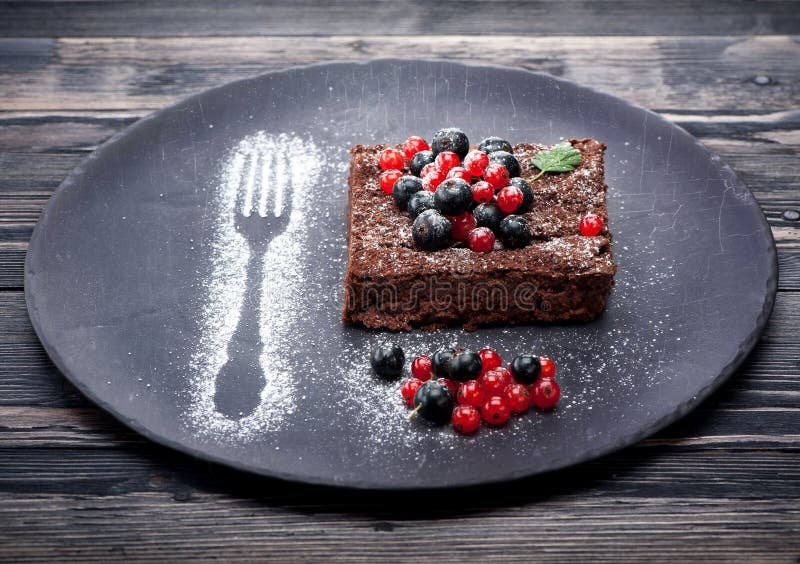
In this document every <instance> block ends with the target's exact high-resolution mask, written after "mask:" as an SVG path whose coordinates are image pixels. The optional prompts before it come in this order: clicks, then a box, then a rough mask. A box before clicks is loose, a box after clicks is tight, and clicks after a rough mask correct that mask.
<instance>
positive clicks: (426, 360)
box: [411, 355, 433, 382]
mask: <svg viewBox="0 0 800 564" xmlns="http://www.w3.org/2000/svg"><path fill="white" fill-rule="evenodd" d="M431 374H433V366H432V365H431V357H429V356H425V355H420V356H418V357H416V358H415V359H414V360H412V361H411V375H412V376H414V378H419V379H420V380H422V381H423V382H425V381H426V380H430V379H431Z"/></svg>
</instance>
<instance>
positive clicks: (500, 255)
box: [342, 139, 617, 330]
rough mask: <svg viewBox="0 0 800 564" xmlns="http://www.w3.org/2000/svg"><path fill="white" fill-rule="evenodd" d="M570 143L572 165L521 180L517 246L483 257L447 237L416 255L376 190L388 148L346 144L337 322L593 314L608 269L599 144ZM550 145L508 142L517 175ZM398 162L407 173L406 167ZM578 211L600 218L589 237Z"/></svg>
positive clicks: (403, 217) (389, 324)
mask: <svg viewBox="0 0 800 564" xmlns="http://www.w3.org/2000/svg"><path fill="white" fill-rule="evenodd" d="M570 143H571V144H572V146H573V147H574V148H575V149H577V150H578V151H579V152H580V164H577V166H574V168H573V169H572V170H570V171H568V172H560V173H558V172H556V173H547V174H542V175H540V177H539V178H538V179H536V180H535V181H533V182H530V183H529V186H530V189H531V191H532V192H533V200H532V202H531V203H529V205H528V206H526V209H525V210H524V211H522V210H521V211H520V212H518V215H519V216H521V217H523V218H524V219H525V221H526V222H527V225H528V226H529V231H530V241H529V242H528V243H527V244H526V245H525V246H522V247H520V248H510V246H508V245H507V246H503V244H502V243H501V242H500V241H497V242H496V243H495V244H494V248H492V250H491V251H490V252H475V251H473V250H471V249H470V248H469V246H467V245H466V244H465V243H463V242H456V241H453V242H452V243H451V244H449V245H448V246H446V247H445V248H443V249H441V250H435V251H430V250H423V249H421V248H420V247H419V246H418V245H417V244H415V239H414V238H413V237H412V224H413V223H414V221H413V220H412V218H411V217H410V216H409V214H408V213H407V212H406V211H403V210H401V209H400V208H399V207H398V205H397V204H396V203H395V200H394V199H393V197H392V195H391V194H388V193H386V192H385V191H384V190H382V189H381V186H380V182H379V177H380V175H381V172H382V169H381V166H380V163H379V156H380V154H381V152H382V151H384V150H385V149H387V148H388V147H390V146H388V145H372V146H367V145H356V146H354V147H353V148H352V149H351V150H350V154H351V155H352V161H351V165H350V176H349V179H348V182H349V188H350V195H349V202H350V209H349V216H348V251H347V272H346V275H345V279H344V287H345V299H344V311H343V314H342V320H343V322H344V323H347V324H351V323H359V324H363V325H364V326H366V327H370V328H386V329H391V330H408V329H412V328H414V327H419V328H425V329H434V328H437V327H442V326H445V325H453V324H461V325H463V326H464V328H465V329H467V330H472V329H475V328H477V327H478V326H481V325H488V324H492V325H498V324H502V325H506V324H519V323H530V322H535V321H544V322H553V321H577V322H583V321H589V320H591V319H594V318H595V317H597V316H598V315H599V314H600V313H601V312H602V311H603V308H604V307H605V302H606V297H607V296H608V294H609V292H610V291H611V288H612V286H613V284H614V274H615V272H616V270H617V267H616V264H615V263H614V260H613V257H612V253H611V233H610V232H609V231H608V229H607V225H608V215H607V211H606V189H607V186H606V184H605V182H604V170H603V153H604V151H605V149H606V145H605V144H604V143H602V142H600V141H596V140H594V139H572V140H570ZM395 148H396V149H399V150H400V149H401V146H395ZM550 149H552V147H548V146H543V145H534V144H525V143H524V144H519V145H516V146H514V147H513V148H512V153H513V155H514V157H516V159H517V161H518V163H519V167H520V168H521V171H520V173H519V176H520V177H521V178H523V179H531V178H533V177H536V176H537V173H539V172H540V171H539V170H538V169H537V168H536V167H535V166H534V165H533V164H532V163H531V159H532V157H534V156H535V155H537V153H539V152H541V151H548V150H550ZM404 166H405V168H404V173H405V174H409V172H408V170H409V169H408V161H406V162H405V165H404ZM474 205H476V204H473V207H474ZM587 214H594V215H596V216H597V217H599V218H600V220H602V228H600V227H598V229H600V231H599V233H597V234H596V235H594V234H592V235H589V236H587V235H585V234H582V233H581V229H580V227H579V225H580V223H581V219H582V218H584V217H585V216H587Z"/></svg>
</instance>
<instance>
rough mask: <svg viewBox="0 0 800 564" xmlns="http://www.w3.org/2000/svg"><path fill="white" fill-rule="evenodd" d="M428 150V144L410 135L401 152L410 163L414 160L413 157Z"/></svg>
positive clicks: (420, 138)
mask: <svg viewBox="0 0 800 564" xmlns="http://www.w3.org/2000/svg"><path fill="white" fill-rule="evenodd" d="M429 149H430V146H429V145H428V142H427V141H425V140H424V139H423V138H422V137H418V136H416V135H412V136H411V137H409V138H408V139H406V141H405V143H403V152H404V153H405V155H406V158H407V159H408V160H409V161H410V160H411V159H413V158H414V155H416V154H417V153H419V152H420V151H427V150H429Z"/></svg>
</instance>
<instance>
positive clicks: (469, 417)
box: [451, 405, 481, 434]
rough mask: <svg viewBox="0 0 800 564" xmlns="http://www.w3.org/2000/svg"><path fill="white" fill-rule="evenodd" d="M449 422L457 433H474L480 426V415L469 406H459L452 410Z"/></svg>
mask: <svg viewBox="0 0 800 564" xmlns="http://www.w3.org/2000/svg"><path fill="white" fill-rule="evenodd" d="M451 420H452V422H453V427H455V429H456V431H458V432H459V433H464V434H469V433H474V432H475V431H477V430H478V427H480V426H481V413H480V411H478V410H477V409H476V408H475V407H473V406H471V405H459V406H458V407H456V408H455V409H454V410H453V416H452V419H451Z"/></svg>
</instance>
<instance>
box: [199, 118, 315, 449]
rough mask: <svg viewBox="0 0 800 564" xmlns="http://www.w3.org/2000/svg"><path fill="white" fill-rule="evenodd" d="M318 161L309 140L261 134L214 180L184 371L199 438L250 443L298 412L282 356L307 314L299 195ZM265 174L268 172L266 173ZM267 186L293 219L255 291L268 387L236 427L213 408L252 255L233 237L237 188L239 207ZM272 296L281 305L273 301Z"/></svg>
mask: <svg viewBox="0 0 800 564" xmlns="http://www.w3.org/2000/svg"><path fill="white" fill-rule="evenodd" d="M287 155H288V156H290V157H287ZM324 158H325V155H324V153H323V152H322V151H321V150H320V149H319V148H318V147H317V146H316V145H315V144H314V143H313V141H311V140H304V139H301V138H299V137H295V136H289V135H285V134H281V135H277V136H274V135H269V134H266V133H263V132H261V133H258V134H255V135H251V136H248V137H246V138H245V139H243V140H242V141H241V142H240V143H239V145H238V146H237V147H236V149H235V150H233V151H232V152H231V154H230V155H229V156H228V158H227V159H226V160H225V164H224V168H223V170H222V171H221V173H220V176H219V182H220V188H221V189H220V190H219V192H218V193H217V195H216V198H215V201H214V209H215V210H217V212H216V213H217V216H216V217H215V218H214V225H213V228H212V230H213V236H212V242H211V243H210V251H209V252H210V255H211V256H212V265H213V266H212V269H211V272H210V275H209V276H208V279H207V280H206V281H204V283H203V284H204V288H205V295H206V301H205V303H204V304H203V307H202V310H201V312H200V315H201V323H202V326H203V331H202V335H203V336H202V338H201V342H199V343H198V346H197V353H196V354H195V356H194V358H193V359H192V361H191V363H190V367H191V371H192V374H193V377H192V378H191V382H190V404H189V410H188V413H187V414H186V416H187V417H186V419H187V421H188V422H189V424H190V425H191V426H192V427H193V428H194V429H195V430H197V431H198V432H200V433H202V434H207V435H213V436H217V437H222V436H224V437H225V438H226V439H234V438H235V439H238V440H240V441H248V440H251V439H254V438H257V437H258V436H259V435H260V434H262V433H263V432H265V431H270V430H274V429H277V428H279V427H280V425H281V424H282V422H283V421H284V418H285V416H286V415H289V414H291V413H292V412H293V411H294V410H295V408H296V397H295V396H296V389H295V385H296V378H294V376H293V375H292V373H291V367H290V365H289V363H288V362H287V361H286V360H285V356H286V355H285V351H286V350H290V349H291V347H292V334H291V331H292V327H293V326H294V325H295V324H296V323H297V320H298V319H302V318H303V317H307V316H308V315H309V314H310V312H308V311H306V309H305V307H304V306H303V304H304V303H305V302H304V301H303V300H302V299H301V298H302V296H301V294H302V292H303V286H302V284H303V274H302V268H303V264H302V263H301V257H302V256H303V254H304V252H305V248H306V245H308V240H307V237H308V232H307V231H308V230H307V229H306V228H305V226H304V224H303V218H304V217H305V215H306V213H307V211H308V210H307V209H306V208H307V206H308V202H309V199H308V198H305V197H303V194H304V192H305V191H306V190H308V189H309V188H310V187H311V186H312V185H313V183H314V182H315V181H316V180H317V177H318V174H319V172H320V170H321V166H322V162H323V161H324ZM248 159H250V160H251V162H257V163H260V165H259V166H261V167H262V171H261V172H262V174H253V175H248V174H247V173H246V172H245V170H244V168H243V167H244V163H245V161H246V160H248ZM270 163H271V164H270ZM269 166H271V167H272V169H271V170H267V167H269ZM252 168H253V167H251V169H252ZM250 180H252V182H250ZM268 184H269V187H270V189H272V193H281V192H283V193H285V198H288V199H291V213H290V218H289V224H288V227H287V228H286V230H285V231H284V232H283V233H281V234H280V235H278V236H277V237H275V238H274V239H273V240H272V242H271V243H270V245H269V247H268V249H267V251H266V253H265V254H264V257H263V269H264V274H265V277H264V284H263V287H262V288H261V289H260V298H259V299H260V310H261V312H262V313H261V319H260V320H259V326H260V339H261V342H262V343H263V346H264V349H263V352H262V354H261V357H260V363H259V364H260V366H261V370H262V371H263V375H264V377H265V379H266V385H265V387H264V389H263V391H262V392H261V398H260V403H259V405H258V406H257V407H256V408H255V410H254V411H253V412H252V413H249V414H247V415H244V416H243V417H241V418H238V419H236V418H231V417H229V416H227V415H225V414H223V413H221V412H220V411H219V410H218V409H217V406H216V404H215V401H214V396H215V393H216V381H217V376H218V374H219V373H220V370H221V369H222V367H223V366H224V365H225V363H226V362H227V361H228V343H229V342H230V340H231V338H232V337H233V335H234V332H235V331H236V327H237V324H238V323H239V319H240V315H241V310H242V308H243V305H244V303H245V299H244V298H245V290H246V285H247V263H248V259H249V255H250V249H249V247H248V243H247V241H246V239H245V238H244V237H243V236H242V235H240V234H239V233H238V232H237V231H236V227H235V219H236V213H237V211H236V208H237V205H238V204H239V203H240V201H241V200H240V198H241V196H242V194H241V192H242V191H243V187H244V189H246V191H247V193H246V194H245V195H244V197H245V199H246V198H248V197H249V198H251V199H252V198H253V194H254V193H258V192H259V189H260V188H261V187H263V186H267V185H268ZM276 205H278V204H276ZM259 211H260V212H262V211H265V210H259ZM278 292H279V296H280V297H279V299H275V296H276V295H278Z"/></svg>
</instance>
